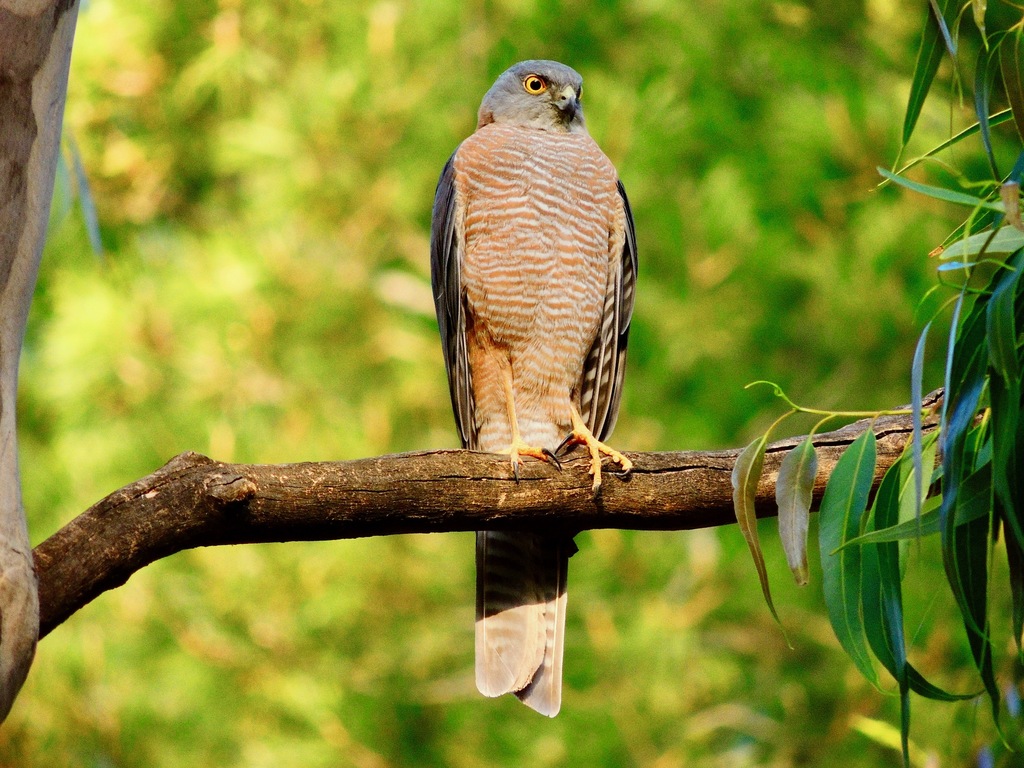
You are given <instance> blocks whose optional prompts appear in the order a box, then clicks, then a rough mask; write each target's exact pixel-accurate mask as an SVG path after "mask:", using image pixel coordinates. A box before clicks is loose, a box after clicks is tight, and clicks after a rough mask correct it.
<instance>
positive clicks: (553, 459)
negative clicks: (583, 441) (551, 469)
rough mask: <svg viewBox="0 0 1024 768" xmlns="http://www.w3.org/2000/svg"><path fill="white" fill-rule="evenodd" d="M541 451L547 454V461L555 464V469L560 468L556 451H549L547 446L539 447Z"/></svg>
mask: <svg viewBox="0 0 1024 768" xmlns="http://www.w3.org/2000/svg"><path fill="white" fill-rule="evenodd" d="M541 452H542V453H543V454H544V455H545V456H547V459H548V461H550V462H551V463H552V464H554V465H555V468H556V469H559V470H560V469H561V468H562V462H560V461H559V460H558V456H556V455H555V453H557V452H552V451H549V450H548V449H547V448H541Z"/></svg>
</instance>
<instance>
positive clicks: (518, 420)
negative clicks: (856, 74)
mask: <svg viewBox="0 0 1024 768" xmlns="http://www.w3.org/2000/svg"><path fill="white" fill-rule="evenodd" d="M580 85H581V81H580V77H579V75H578V74H577V73H576V72H574V71H573V70H572V69H570V68H568V67H565V66H564V65H561V64H558V63H556V62H548V61H528V62H522V63H520V64H517V65H515V66H514V67H512V68H511V69H509V70H508V71H507V72H505V73H504V74H503V75H502V76H501V77H500V78H498V80H497V82H496V83H495V84H494V86H493V87H492V88H491V89H490V90H489V91H488V93H487V95H486V96H485V97H484V100H483V103H482V105H481V107H480V120H479V125H478V127H477V131H476V132H475V133H474V134H473V135H472V136H470V137H469V138H467V139H466V140H465V141H464V142H463V143H462V144H461V145H460V146H459V148H458V149H457V150H456V152H455V154H453V155H452V158H451V159H450V160H449V161H448V164H447V165H446V166H445V169H444V171H443V172H442V174H441V179H440V181H439V183H438V189H437V194H436V197H435V201H434V218H433V227H432V239H431V274H432V280H433V285H434V297H435V302H436V306H437V315H438V323H439V325H440V330H441V337H442V342H443V348H444V357H445V364H446V366H447V369H448V378H449V384H450V386H451V394H452V405H453V407H454V410H455V417H456V423H457V426H458V428H459V433H460V436H461V438H462V442H463V445H464V446H465V447H468V448H472V449H476V450H483V451H492V452H508V453H511V458H512V462H513V465H517V462H518V460H519V456H524V455H532V456H537V457H538V458H544V457H545V454H546V453H547V452H550V451H554V450H556V449H557V447H558V446H559V444H560V443H561V442H562V440H563V438H564V437H566V436H567V435H569V434H573V435H575V437H574V442H580V443H586V444H587V445H588V447H589V448H590V450H591V455H592V457H593V462H594V466H593V469H592V471H593V472H594V473H595V478H594V481H595V489H596V488H597V487H598V486H599V483H600V453H607V454H610V455H612V457H613V459H614V460H616V461H619V462H620V463H621V464H622V465H623V467H624V468H627V469H628V460H626V459H625V458H624V457H622V456H621V455H620V454H617V453H616V452H614V451H612V450H611V449H608V448H607V447H606V446H603V445H601V444H600V443H598V442H597V441H598V440H603V439H604V437H605V436H607V434H608V433H609V432H610V431H611V429H612V427H613V426H614V423H615V418H616V415H617V412H618V406H619V398H620V396H621V385H622V376H623V372H624V366H625V353H626V340H627V337H628V330H629V320H630V316H631V314H632V307H633V288H634V283H635V277H636V246H635V240H634V236H633V222H632V217H631V215H630V211H629V204H628V202H627V200H626V196H625V191H624V190H623V188H622V185H621V184H620V183H619V181H618V177H617V174H616V172H615V168H614V167H613V166H612V164H611V162H610V161H609V160H608V158H607V157H605V155H604V154H603V153H602V152H601V150H600V148H599V147H598V146H597V144H596V143H595V142H594V141H593V139H591V138H590V136H589V135H588V134H587V132H586V129H585V127H584V123H583V115H582V111H581V109H580V106H579V92H580ZM599 450H600V453H599ZM573 551H575V547H574V545H573V543H572V539H571V537H569V536H566V535H555V534H552V535H538V534H530V533H523V532H511V531H510V532H481V533H478V534H477V632H476V634H477V643H476V654H477V675H476V677H477V687H478V688H479V689H480V691H481V692H482V693H484V694H485V695H488V696H498V695H500V694H503V693H510V692H511V693H515V694H516V695H517V696H519V698H521V699H522V700H523V701H524V702H525V703H527V704H528V705H529V706H531V707H533V708H534V709H536V710H537V711H539V712H542V713H544V714H547V715H551V716H553V715H555V714H556V713H557V711H558V708H559V705H560V701H561V666H562V651H563V646H564V630H565V604H566V598H565V583H566V572H567V566H568V557H569V555H570V554H571V553H572V552H573Z"/></svg>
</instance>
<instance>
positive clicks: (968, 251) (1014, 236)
mask: <svg viewBox="0 0 1024 768" xmlns="http://www.w3.org/2000/svg"><path fill="white" fill-rule="evenodd" d="M1021 248H1024V232H1021V231H1020V230H1019V229H1017V228H1016V227H1010V226H1005V227H1000V228H999V229H997V230H996V231H995V234H994V235H993V234H992V231H991V230H985V231H984V232H977V233H975V234H973V235H971V236H970V237H965V238H963V239H962V240H957V241H956V242H955V243H953V244H952V245H950V246H949V247H948V248H945V249H943V251H942V253H941V254H939V258H940V259H942V260H943V261H945V260H947V259H962V260H967V259H968V258H969V257H972V256H977V255H979V254H981V253H983V252H984V254H985V255H987V256H1008V255H1010V254H1011V253H1014V252H1016V251H1019V250H1020V249H1021ZM971 260H972V261H973V260H974V259H971Z"/></svg>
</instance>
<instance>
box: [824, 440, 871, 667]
mask: <svg viewBox="0 0 1024 768" xmlns="http://www.w3.org/2000/svg"><path fill="white" fill-rule="evenodd" d="M875 443H876V441H875V435H874V432H872V431H871V430H868V431H866V432H864V433H863V434H862V435H861V436H860V437H858V438H857V439H856V440H855V441H854V442H853V444H851V445H850V447H849V448H847V449H846V451H844V452H843V455H842V456H841V457H840V458H839V461H838V462H836V466H835V469H834V470H833V471H832V475H831V477H829V480H828V485H827V486H826V488H825V497H824V498H823V499H822V502H821V510H820V512H819V515H818V535H819V541H820V548H821V570H822V579H821V580H822V588H823V590H824V594H825V606H826V608H827V609H828V617H829V621H830V622H831V623H832V629H833V631H834V632H835V633H836V637H837V638H839V642H840V643H841V644H842V646H843V648H844V650H845V651H846V653H847V654H848V655H849V656H850V658H851V659H852V660H853V663H854V664H856V665H857V668H858V669H859V670H860V671H861V673H862V674H863V675H864V676H865V677H866V678H867V679H868V680H869V681H871V683H873V684H874V685H876V686H877V685H878V673H877V672H876V670H875V668H874V666H872V664H871V655H870V653H869V651H868V647H867V641H866V638H865V634H864V624H863V621H862V619H861V553H860V549H859V548H858V547H844V546H843V544H845V543H846V541H848V540H849V539H852V538H854V537H855V536H857V534H859V533H860V525H861V518H862V517H863V516H864V510H865V509H866V508H867V503H868V494H869V493H870V491H871V483H872V481H873V480H874V476H875V457H876V448H875Z"/></svg>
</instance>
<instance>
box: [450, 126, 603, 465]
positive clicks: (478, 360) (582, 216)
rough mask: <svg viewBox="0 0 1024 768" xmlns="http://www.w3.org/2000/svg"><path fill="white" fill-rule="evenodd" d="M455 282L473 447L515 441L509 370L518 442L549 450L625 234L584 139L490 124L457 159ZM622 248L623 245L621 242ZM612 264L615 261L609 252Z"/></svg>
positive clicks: (595, 151) (596, 156)
mask: <svg viewBox="0 0 1024 768" xmlns="http://www.w3.org/2000/svg"><path fill="white" fill-rule="evenodd" d="M454 162H455V170H456V180H457V186H456V194H457V195H458V196H459V197H460V206H459V207H460V210H461V211H462V216H461V221H460V222H458V226H459V227H460V228H461V231H460V233H459V235H460V240H461V242H462V243H463V244H464V246H463V253H462V280H463V286H464V290H465V300H466V308H467V333H468V337H469V338H468V342H469V356H470V365H471V368H473V378H474V390H475V394H476V414H477V422H478V424H477V426H478V436H479V437H478V444H477V445H475V446H472V447H475V448H478V449H481V450H491V451H497V450H502V449H504V448H507V447H508V445H509V442H510V439H511V434H510V431H509V425H508V414H507V413H506V407H505V405H504V403H505V398H504V395H503V392H501V391H500V390H499V391H496V392H493V393H492V392H489V391H488V390H489V389H491V390H493V389H495V388H500V387H501V386H502V384H501V377H500V376H499V375H498V373H497V371H490V370H489V369H490V368H494V367H495V366H498V367H503V366H504V365H505V364H506V362H505V361H507V365H508V366H510V368H511V374H512V376H511V378H512V382H513V390H514V400H515V408H516V415H517V421H518V423H519V428H520V430H521V433H522V437H523V440H524V441H525V442H527V443H529V444H532V445H540V446H547V447H554V446H555V445H557V444H558V442H559V441H560V440H561V438H562V437H563V436H564V435H565V433H566V432H567V431H568V429H569V426H570V416H569V406H570V403H571V402H572V401H573V400H572V399H573V398H574V397H578V392H577V389H578V387H579V383H580V377H581V375H582V367H583V363H584V360H585V358H586V355H587V352H588V350H589V349H590V347H591V345H592V344H593V341H594V338H595V336H596V334H597V332H598V327H599V324H600V322H601V317H602V313H603V311H604V307H605V296H606V294H607V292H608V281H609V274H610V263H611V249H610V233H611V232H613V231H621V229H622V217H623V212H622V203H621V199H620V197H619V195H618V192H617V188H616V183H617V176H616V172H615V169H614V167H613V166H612V164H611V162H610V161H609V160H608V158H607V157H605V155H604V153H602V152H601V150H600V148H599V147H598V146H597V144H596V143H595V142H594V141H593V139H591V138H590V137H589V136H588V135H586V134H579V133H558V132H552V131H542V130H536V129H529V128H521V127H515V126H509V125H501V124H492V125H486V126H484V127H482V128H480V129H479V130H477V132H476V133H474V134H473V135H472V136H471V137H469V138H468V139H466V141H464V142H463V143H462V145H461V146H460V147H459V150H458V152H457V153H456V155H455V159H454ZM620 249H621V243H620ZM616 258H618V254H616Z"/></svg>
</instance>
